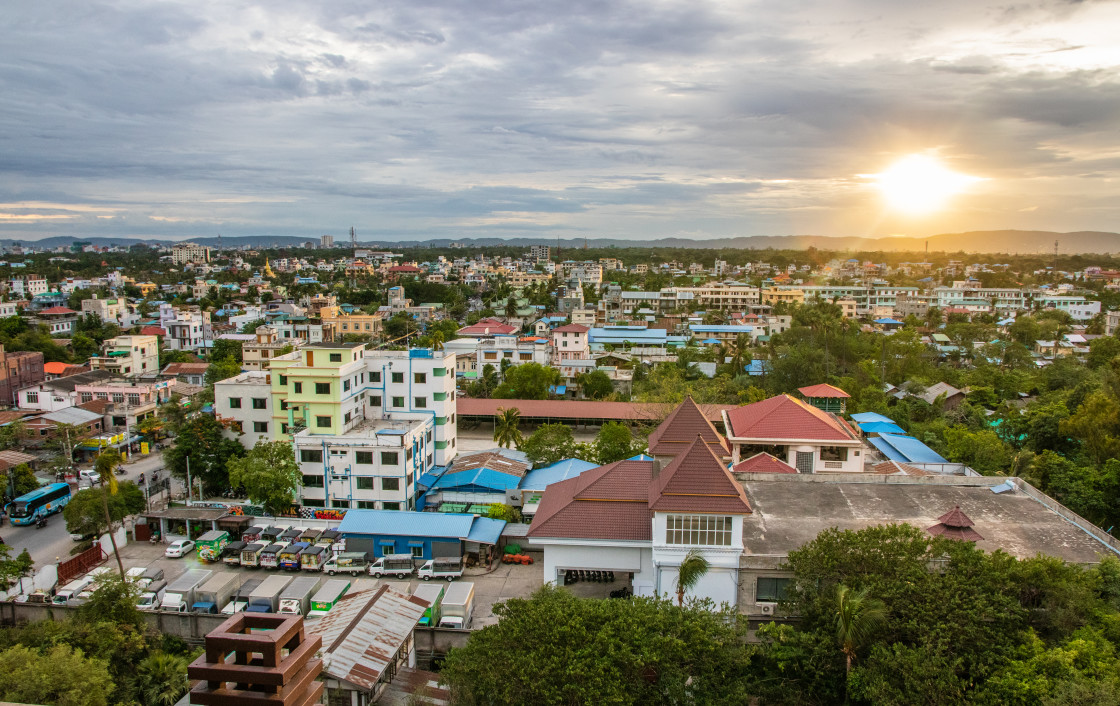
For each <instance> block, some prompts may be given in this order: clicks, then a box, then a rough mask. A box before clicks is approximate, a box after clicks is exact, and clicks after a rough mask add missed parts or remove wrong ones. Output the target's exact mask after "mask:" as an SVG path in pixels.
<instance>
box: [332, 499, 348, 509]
mask: <svg viewBox="0 0 1120 706" xmlns="http://www.w3.org/2000/svg"><path fill="white" fill-rule="evenodd" d="M331 507H339V508H346V509H349V508H350V501H349V500H337V499H332V500H331Z"/></svg>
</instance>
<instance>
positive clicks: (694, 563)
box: [677, 549, 710, 608]
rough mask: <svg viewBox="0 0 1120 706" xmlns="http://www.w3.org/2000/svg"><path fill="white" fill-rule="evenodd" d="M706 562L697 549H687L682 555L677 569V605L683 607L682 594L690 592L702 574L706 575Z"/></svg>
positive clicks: (707, 566)
mask: <svg viewBox="0 0 1120 706" xmlns="http://www.w3.org/2000/svg"><path fill="white" fill-rule="evenodd" d="M709 566H710V564H708V560H707V559H705V558H704V555H703V554H701V553H700V550H699V549H689V550H688V554H685V555H684V559H682V560H681V565H680V567H679V568H678V569H677V605H678V606H680V607H682V608H683V607H684V594H685V593H686V592H687V591H690V590H692V588H694V587H695V586H696V584H698V583H700V579H702V578H703V577H704V574H706V573H708V568H709Z"/></svg>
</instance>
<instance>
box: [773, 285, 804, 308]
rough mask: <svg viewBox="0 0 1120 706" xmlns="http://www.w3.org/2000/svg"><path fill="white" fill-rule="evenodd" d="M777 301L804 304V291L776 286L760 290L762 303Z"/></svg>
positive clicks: (774, 302) (775, 302)
mask: <svg viewBox="0 0 1120 706" xmlns="http://www.w3.org/2000/svg"><path fill="white" fill-rule="evenodd" d="M778 302H786V303H787V304H804V303H805V292H803V291H801V290H800V289H777V288H776V287H771V288H770V289H764V290H762V303H763V304H777V303H778Z"/></svg>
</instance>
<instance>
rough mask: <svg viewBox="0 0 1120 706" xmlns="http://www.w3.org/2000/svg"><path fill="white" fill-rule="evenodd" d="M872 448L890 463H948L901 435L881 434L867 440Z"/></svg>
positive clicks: (932, 451)
mask: <svg viewBox="0 0 1120 706" xmlns="http://www.w3.org/2000/svg"><path fill="white" fill-rule="evenodd" d="M867 441H868V442H870V443H871V445H872V446H874V447H875V448H877V449H879V451H881V452H882V453H883V455H884V456H886V457H887V458H888V459H890V460H891V461H901V462H902V463H948V461H947V460H945V459H944V458H942V457H941V455H940V454H938V453H937V452H936V451H934V450H933V449H931V448H930V447H928V446H926V445H925V444H923V443H922V442H920V441H918V440H917V439H915V438H914V437H912V436H902V435H901V434H883V435H882V436H872V437H869V438H868V439H867Z"/></svg>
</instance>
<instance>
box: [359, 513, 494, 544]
mask: <svg viewBox="0 0 1120 706" xmlns="http://www.w3.org/2000/svg"><path fill="white" fill-rule="evenodd" d="M472 522H474V515H466V514H459V513H441V512H405V511H397V510H348V511H347V512H346V515H345V516H344V517H343V518H342V523H341V524H339V526H338V531H339V532H342V534H344V535H356V534H382V535H388V536H398V537H458V538H459V539H466V538H467V535H468V534H470V531H471V523H472Z"/></svg>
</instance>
